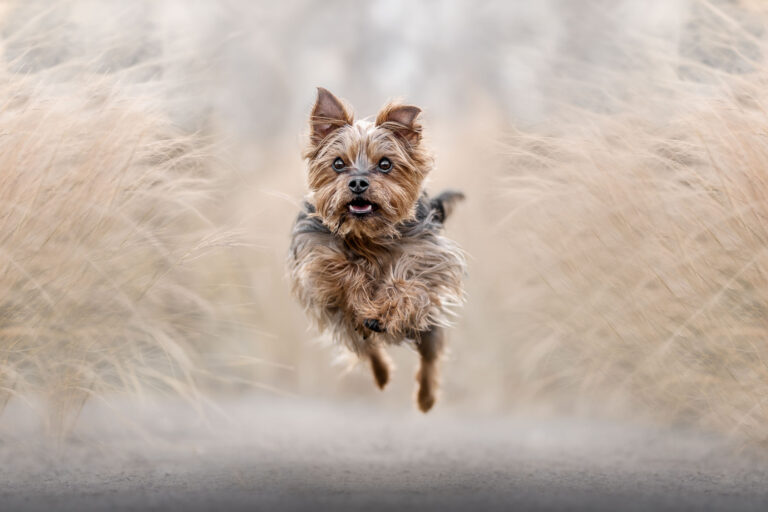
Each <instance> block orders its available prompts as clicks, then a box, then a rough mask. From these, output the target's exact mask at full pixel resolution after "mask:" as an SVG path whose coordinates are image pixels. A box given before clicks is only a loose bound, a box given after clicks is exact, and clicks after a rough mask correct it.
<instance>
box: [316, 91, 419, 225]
mask: <svg viewBox="0 0 768 512" xmlns="http://www.w3.org/2000/svg"><path fill="white" fill-rule="evenodd" d="M420 113H421V109H419V108H418V107H414V106H410V105H400V104H395V103H390V104H388V105H386V106H384V108H382V109H381V111H380V112H379V113H378V115H377V116H376V121H375V122H371V121H365V120H363V121H357V122H355V121H354V120H353V116H352V113H351V112H350V110H349V109H348V108H347V107H346V106H345V105H344V104H343V103H342V102H341V101H340V100H339V99H338V98H336V97H335V96H334V95H333V94H331V93H330V92H328V91H327V90H325V89H323V88H318V90H317V100H316V101H315V105H314V107H313V109H312V114H311V116H310V119H309V124H310V141H309V148H308V149H307V151H306V153H305V155H304V156H305V157H306V158H307V160H308V162H309V188H310V192H311V195H312V201H313V202H314V205H315V208H316V212H317V215H318V216H319V217H320V219H321V220H322V222H323V223H324V224H325V225H326V226H327V227H328V228H329V229H330V230H331V231H333V232H334V233H337V234H338V235H340V236H343V237H349V236H351V237H358V238H376V237H386V236H393V235H395V234H396V233H397V230H396V227H395V226H396V225H397V223H399V222H402V221H405V220H408V219H411V218H413V216H414V215H415V210H416V203H417V201H418V198H419V196H420V194H421V190H422V183H423V181H424V178H425V177H426V175H427V173H428V172H429V170H430V168H431V164H432V161H431V158H430V156H429V153H428V152H427V151H425V150H424V149H423V148H422V142H421V125H420V124H419V123H418V122H417V118H418V116H419V114H420Z"/></svg>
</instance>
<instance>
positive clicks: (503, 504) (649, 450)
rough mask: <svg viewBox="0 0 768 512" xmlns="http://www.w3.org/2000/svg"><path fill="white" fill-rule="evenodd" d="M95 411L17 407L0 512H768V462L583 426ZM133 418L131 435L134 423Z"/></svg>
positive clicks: (252, 412)
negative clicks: (39, 416) (64, 429)
mask: <svg viewBox="0 0 768 512" xmlns="http://www.w3.org/2000/svg"><path fill="white" fill-rule="evenodd" d="M222 407H223V413H224V414H226V415H227V416H228V418H225V417H224V415H223V414H207V415H206V417H207V419H206V420H205V421H203V418H202V417H201V416H199V415H196V414H193V413H191V412H190V411H189V410H187V409H184V408H183V407H182V406H181V405H180V404H175V403H167V404H163V405H162V406H155V407H150V408H144V409H136V408H133V407H131V406H127V405H126V406H121V407H120V408H114V404H112V407H111V408H110V407H101V408H98V407H91V408H90V409H87V410H86V411H85V412H84V415H83V418H82V420H81V423H80V427H79V429H78V434H77V437H76V438H75V439H72V440H70V441H67V442H65V443H63V444H60V445H54V444H52V443H51V442H42V441H41V436H40V434H39V432H37V431H36V430H35V428H33V427H32V426H31V425H30V424H29V423H28V422H27V421H26V420H24V418H23V415H21V414H18V413H14V412H13V411H11V410H8V411H6V414H5V416H4V418H3V420H4V425H3V430H4V435H3V437H2V439H4V441H3V442H2V444H0V510H2V511H4V512H11V511H16V510H30V511H31V510H61V511H69V510H72V511H87V510H141V511H148V510H185V511H198V510H278V509H281V510H297V511H298V510H312V511H318V510H334V511H339V510H361V509H365V510H366V511H377V510H398V511H406V510H441V511H444V510H457V511H458V510H461V511H465V510H472V509H474V510H478V511H479V510H512V509H514V510H611V511H615V510H654V511H661V510H728V511H735V510H761V511H762V510H768V485H766V484H768V461H766V458H762V457H760V456H758V454H756V453H747V452H745V451H744V450H742V451H741V453H737V452H735V451H734V450H733V448H732V447H730V446H729V445H728V444H727V443H725V442H724V441H723V440H720V439H717V438H714V437H709V436H705V435H701V434H692V433H690V432H688V433H687V432H681V431H665V430H659V429H655V428H650V427H639V426H635V425H627V424H616V423H610V422H604V421H595V420H582V419H568V418H561V419H547V420H533V419H531V418H525V417H489V416H468V415H466V414H459V413H458V412H455V411H442V410H440V409H438V410H436V411H434V412H433V413H431V414H429V415H427V416H421V415H419V414H417V413H416V412H413V413H404V412H392V411H387V410H380V409H373V408H369V407H366V406H363V405H359V404H358V405H354V404H353V405H344V406H341V405H338V404H328V403H313V402H307V401H302V400H296V399H283V400H264V399H263V398H261V399H253V400H240V401H237V402H230V403H227V404H226V405H224V406H222ZM131 425H133V427H131V428H129V427H130V426H131Z"/></svg>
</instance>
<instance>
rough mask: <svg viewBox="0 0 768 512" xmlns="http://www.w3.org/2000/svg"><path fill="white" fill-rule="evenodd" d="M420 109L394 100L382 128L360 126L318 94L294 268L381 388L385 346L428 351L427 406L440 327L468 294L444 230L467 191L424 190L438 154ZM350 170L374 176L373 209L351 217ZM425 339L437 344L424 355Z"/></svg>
mask: <svg viewBox="0 0 768 512" xmlns="http://www.w3.org/2000/svg"><path fill="white" fill-rule="evenodd" d="M419 112H420V110H419V109H418V108H417V107H411V106H404V105H398V104H389V105H386V106H385V107H384V108H383V109H382V111H381V112H379V114H378V116H377V120H376V123H375V124H373V123H370V122H368V121H358V122H353V121H352V115H351V114H350V113H349V111H348V109H347V107H346V106H345V105H344V104H343V103H342V102H341V101H340V100H338V99H336V98H335V97H334V96H333V95H331V94H330V93H329V92H328V91H325V90H324V89H320V90H319V93H318V100H317V102H316V103H315V108H314V109H313V113H312V116H311V118H310V129H311V134H310V145H309V148H308V149H307V151H306V153H305V157H306V158H307V160H308V167H309V175H308V178H309V179H308V182H309V188H310V195H309V197H308V200H307V202H306V203H305V205H304V209H303V211H302V212H301V213H300V214H299V216H298V219H297V221H296V224H295V226H294V229H293V234H292V243H291V248H290V254H289V259H288V267H289V271H290V278H291V282H292V287H293V292H294V294H295V295H296V297H297V298H298V299H299V301H300V302H301V304H302V305H303V306H304V308H305V309H306V311H307V313H308V315H309V317H310V318H311V320H312V321H313V323H314V324H315V325H316V326H317V328H318V329H320V330H321V331H328V332H330V333H331V335H332V336H333V338H334V339H335V340H336V341H337V342H339V343H341V344H343V345H345V346H346V347H347V348H349V349H350V350H351V351H353V352H355V353H356V354H358V356H360V357H362V358H366V357H367V358H369V359H370V361H371V366H372V369H373V371H374V375H375V377H376V381H377V384H378V385H379V386H380V387H383V385H384V384H386V381H387V379H388V374H389V371H388V363H387V360H386V357H383V356H382V355H381V354H382V352H381V350H380V349H381V347H382V346H383V345H386V344H399V343H401V342H403V341H404V340H412V341H414V343H415V345H416V347H417V348H418V349H419V350H420V352H421V355H422V370H421V371H420V378H419V381H420V391H419V397H420V398H419V400H418V402H419V406H420V408H421V409H422V410H424V411H426V410H428V409H429V408H430V407H431V406H432V404H433V403H434V397H435V394H436V386H437V382H436V377H435V376H436V370H435V364H436V361H437V359H438V358H439V354H440V349H441V347H442V337H443V334H442V332H440V329H441V328H443V327H446V326H448V324H449V319H450V317H451V315H452V311H453V308H454V307H455V306H457V305H459V304H460V303H461V302H462V300H463V287H462V278H463V276H464V273H465V260H464V255H463V253H462V251H461V250H460V249H459V247H458V246H457V245H456V244H455V243H454V242H452V241H451V240H449V239H448V238H446V237H444V236H442V234H441V232H442V227H443V222H444V221H445V220H446V218H447V217H448V215H449V214H450V213H451V211H452V209H453V206H454V204H455V203H456V202H457V201H458V200H459V199H461V198H463V195H462V194H461V193H459V192H453V191H446V192H444V193H443V194H440V195H439V196H437V197H435V198H433V199H430V198H429V197H428V196H427V194H426V193H425V192H424V190H423V181H424V178H425V177H426V176H427V174H428V173H429V172H430V171H431V169H432V158H431V156H430V155H429V153H428V152H427V151H426V149H425V148H424V147H423V144H422V141H421V125H420V124H419V123H418V122H417V120H416V118H417V116H418V113H419ZM382 157H387V158H389V159H390V160H391V162H392V164H393V168H392V170H391V171H390V172H387V173H383V172H376V171H375V168H376V167H375V166H376V163H377V162H379V161H380V159H381V158H382ZM336 158H343V159H344V161H345V162H348V163H349V164H348V165H349V171H348V172H337V171H336V170H334V169H333V168H332V163H333V161H334V160H335V159H336ZM350 173H355V174H354V175H361V176H365V177H366V179H368V181H369V182H370V186H369V188H368V189H367V190H366V191H365V192H364V198H365V200H367V201H370V202H372V203H375V205H376V210H375V212H373V213H371V214H368V215H366V216H364V217H358V216H356V215H353V214H350V211H349V208H348V204H349V203H350V201H352V200H353V199H355V198H356V197H357V196H356V195H355V194H354V193H352V192H351V191H350V188H349V186H348V181H349V176H351V175H353V174H350ZM434 339H440V340H441V341H440V343H437V344H434V343H432V341H431V340H434ZM426 344H430V346H431V345H434V347H439V348H434V347H432V349H430V350H426V351H425V349H424V346H425V345H426ZM425 354H427V355H426V356H425ZM422 397H424V398H423V399H422Z"/></svg>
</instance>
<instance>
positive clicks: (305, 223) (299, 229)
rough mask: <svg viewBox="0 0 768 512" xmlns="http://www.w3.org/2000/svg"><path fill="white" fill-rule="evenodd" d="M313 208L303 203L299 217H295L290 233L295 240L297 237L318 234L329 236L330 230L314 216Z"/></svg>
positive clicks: (307, 203) (309, 204)
mask: <svg viewBox="0 0 768 512" xmlns="http://www.w3.org/2000/svg"><path fill="white" fill-rule="evenodd" d="M314 213H315V207H314V205H312V204H311V203H309V202H305V203H304V205H303V207H302V209H301V211H300V212H299V215H298V216H297V217H296V222H295V223H294V224H293V232H292V233H291V234H292V235H293V237H294V238H295V237H296V236H298V235H305V234H312V233H314V234H319V235H330V234H331V230H330V229H328V227H326V225H325V224H323V223H322V221H321V220H320V219H319V218H318V217H317V216H315V215H314Z"/></svg>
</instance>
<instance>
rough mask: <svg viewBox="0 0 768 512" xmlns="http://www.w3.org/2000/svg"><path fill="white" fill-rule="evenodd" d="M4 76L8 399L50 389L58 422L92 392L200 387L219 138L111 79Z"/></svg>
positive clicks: (215, 240)
mask: <svg viewBox="0 0 768 512" xmlns="http://www.w3.org/2000/svg"><path fill="white" fill-rule="evenodd" d="M96 81H98V79H96ZM102 81H103V82H107V81H108V80H106V79H102ZM2 82H3V84H4V85H3V87H2V88H1V89H0V105H2V107H0V112H1V113H0V168H2V169H3V172H2V174H1V175H0V240H2V243H1V244H0V245H1V246H2V249H0V251H2V258H0V288H2V290H3V293H2V296H1V298H0V391H1V392H2V393H1V394H0V396H2V399H1V400H0V404H3V403H5V402H6V401H7V400H8V399H9V398H11V397H14V398H17V399H22V400H32V399H34V398H43V399H44V401H45V402H46V403H47V404H48V405H50V406H51V409H50V410H49V412H50V419H51V422H52V423H51V426H52V427H53V428H55V429H57V430H58V429H61V428H62V427H63V428H65V429H66V428H67V427H68V424H69V423H70V422H71V420H72V418H73V417H74V415H73V414H72V413H73V412H76V411H77V409H78V407H79V406H80V405H82V402H83V401H85V400H86V399H87V398H88V397H90V396H92V395H97V394H104V393H107V392H110V391H130V392H132V393H138V394H141V393H144V392H146V391H147V390H150V389H155V390H157V389H160V390H173V391H176V392H179V393H182V394H184V395H187V396H189V395H191V394H194V393H195V389H196V386H195V375H194V372H195V371H196V369H197V368H198V366H199V365H198V362H197V361H196V360H195V353H196V352H195V350H193V343H194V342H195V340H197V339H199V338H200V337H201V335H202V334H203V332H204V330H205V326H206V325H208V324H209V323H210V322H211V315H212V312H213V311H214V310H215V306H214V305H212V304H211V303H209V302H208V301H207V300H205V299H204V298H202V297H201V295H200V294H199V293H198V292H197V291H196V290H195V284H196V282H197V281H199V279H196V278H195V277H194V276H190V275H189V273H188V271H186V267H187V266H188V265H187V264H188V263H189V262H190V261H192V260H194V259H195V258H197V257H200V256H201V255H202V254H203V253H204V252H205V251H206V250H207V249H210V248H211V247H214V246H216V245H218V244H220V243H221V242H222V239H221V238H220V237H219V235H218V234H217V233H218V232H217V230H216V229H215V227H213V226H212V225H211V224H210V223H209V222H208V221H207V220H206V218H205V217H204V216H203V215H202V214H201V209H202V208H205V207H206V205H207V204H208V203H209V202H210V201H211V199H212V197H211V194H212V192H211V190H212V186H211V183H210V180H211V179H212V178H213V176H212V170H211V162H210V160H211V159H210V157H209V156H208V155H207V154H206V153H205V147H206V146H205V145H204V144H201V141H200V140H196V138H195V137H189V136H183V135H180V134H179V133H177V132H176V131H175V130H174V129H173V128H172V127H171V126H170V125H169V123H168V122H167V120H166V119H164V118H163V117H162V116H161V115H159V114H156V113H154V112H153V109H152V108H150V107H148V106H147V105H146V104H145V103H142V101H141V100H139V99H137V98H133V99H131V98H121V97H120V94H119V90H118V89H116V88H115V87H113V86H110V85H108V84H101V85H98V84H93V83H91V84H89V85H86V84H85V83H84V82H81V83H79V84H74V85H75V87H72V88H71V89H72V90H73V91H74V92H63V93H62V92H52V91H50V90H47V89H46V88H45V87H43V84H41V83H38V82H36V80H35V79H34V78H24V77H20V76H18V75H10V74H6V75H5V76H3V77H2Z"/></svg>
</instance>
